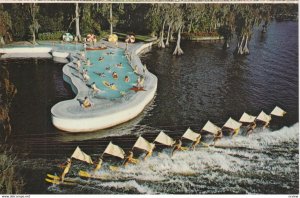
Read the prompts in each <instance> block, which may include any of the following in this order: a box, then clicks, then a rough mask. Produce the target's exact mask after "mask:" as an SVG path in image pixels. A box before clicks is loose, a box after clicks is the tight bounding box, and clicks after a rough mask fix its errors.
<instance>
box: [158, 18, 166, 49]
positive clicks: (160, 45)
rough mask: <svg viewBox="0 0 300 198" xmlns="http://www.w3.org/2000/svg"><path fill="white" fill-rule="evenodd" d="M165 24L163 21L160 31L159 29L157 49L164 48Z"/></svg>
mask: <svg viewBox="0 0 300 198" xmlns="http://www.w3.org/2000/svg"><path fill="white" fill-rule="evenodd" d="M165 23H166V20H164V22H163V25H162V29H161V32H160V38H159V43H158V47H160V48H165V43H164V29H165Z"/></svg>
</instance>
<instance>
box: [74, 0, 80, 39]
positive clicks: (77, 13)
mask: <svg viewBox="0 0 300 198" xmlns="http://www.w3.org/2000/svg"><path fill="white" fill-rule="evenodd" d="M75 16H76V37H77V39H78V41H81V35H80V30H79V6H78V3H76V9H75Z"/></svg>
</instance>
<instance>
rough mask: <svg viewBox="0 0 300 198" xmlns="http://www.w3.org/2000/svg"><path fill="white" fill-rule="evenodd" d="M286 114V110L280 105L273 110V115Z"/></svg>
mask: <svg viewBox="0 0 300 198" xmlns="http://www.w3.org/2000/svg"><path fill="white" fill-rule="evenodd" d="M284 114H286V112H285V111H284V110H282V109H281V108H280V107H278V106H276V107H275V108H274V109H273V111H272V112H271V115H275V116H280V117H282V116H284Z"/></svg>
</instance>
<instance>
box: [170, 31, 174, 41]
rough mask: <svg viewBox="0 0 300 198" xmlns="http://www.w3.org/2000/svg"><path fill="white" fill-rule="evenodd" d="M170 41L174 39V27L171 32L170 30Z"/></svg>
mask: <svg viewBox="0 0 300 198" xmlns="http://www.w3.org/2000/svg"><path fill="white" fill-rule="evenodd" d="M170 41H174V37H173V28H171V32H170Z"/></svg>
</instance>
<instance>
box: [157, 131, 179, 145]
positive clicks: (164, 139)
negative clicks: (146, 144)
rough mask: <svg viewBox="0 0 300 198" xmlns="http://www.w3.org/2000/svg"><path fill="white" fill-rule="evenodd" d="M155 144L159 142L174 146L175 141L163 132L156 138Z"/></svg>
mask: <svg viewBox="0 0 300 198" xmlns="http://www.w3.org/2000/svg"><path fill="white" fill-rule="evenodd" d="M154 142H159V143H161V144H164V145H167V146H173V144H174V143H175V141H174V140H173V139H172V138H171V137H169V136H168V135H166V134H165V133H164V132H163V131H161V132H160V133H159V134H158V136H157V137H156V138H155V140H154Z"/></svg>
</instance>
